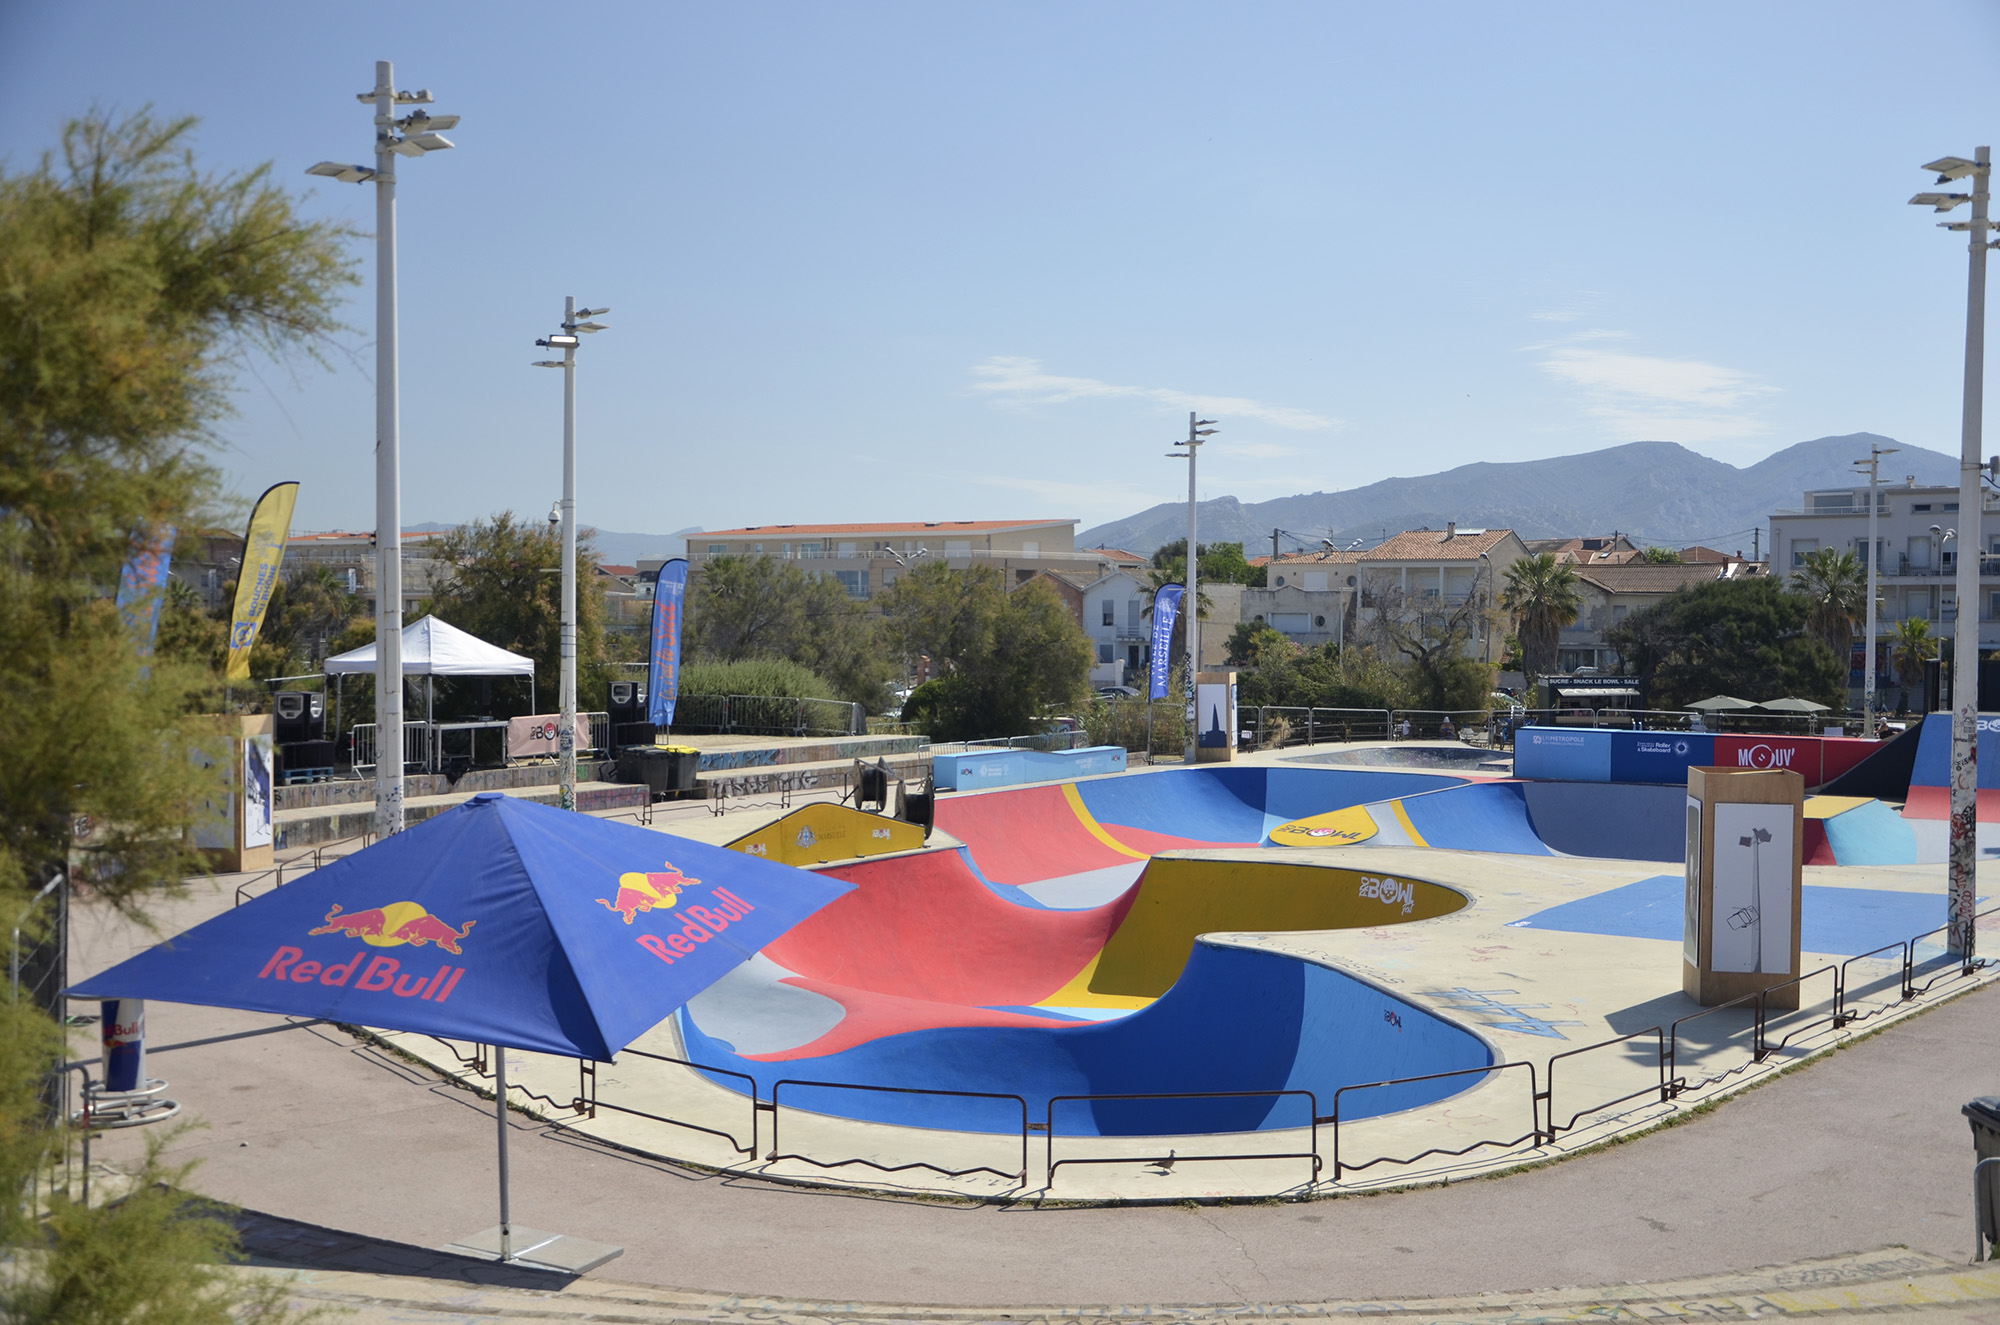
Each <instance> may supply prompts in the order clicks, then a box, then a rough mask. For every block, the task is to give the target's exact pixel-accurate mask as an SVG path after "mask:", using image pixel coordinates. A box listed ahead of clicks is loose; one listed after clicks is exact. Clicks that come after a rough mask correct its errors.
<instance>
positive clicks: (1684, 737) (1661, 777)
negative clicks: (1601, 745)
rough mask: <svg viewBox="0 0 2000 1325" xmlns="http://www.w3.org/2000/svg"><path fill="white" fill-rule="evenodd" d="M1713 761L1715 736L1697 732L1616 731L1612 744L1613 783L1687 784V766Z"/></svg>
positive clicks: (1702, 764)
mask: <svg viewBox="0 0 2000 1325" xmlns="http://www.w3.org/2000/svg"><path fill="white" fill-rule="evenodd" d="M1714 762H1715V738H1714V737H1713V736H1704V735H1702V734H1701V733H1699V732H1619V733H1618V737H1617V739H1616V740H1615V741H1614V742H1613V743H1612V746H1611V780H1612V781H1613V782H1662V783H1672V784H1674V785H1676V786H1686V785H1687V780H1688V769H1689V768H1690V767H1691V766H1694V765H1700V766H1701V767H1703V768H1706V767H1708V766H1709V765H1711V764H1713V763H1714Z"/></svg>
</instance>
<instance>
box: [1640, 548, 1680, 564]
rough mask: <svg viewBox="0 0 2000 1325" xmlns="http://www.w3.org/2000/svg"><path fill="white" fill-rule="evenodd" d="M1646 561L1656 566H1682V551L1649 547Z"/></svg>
mask: <svg viewBox="0 0 2000 1325" xmlns="http://www.w3.org/2000/svg"><path fill="white" fill-rule="evenodd" d="M1646 560H1647V561H1648V562H1649V563H1650V564H1652V565H1655V566H1678V565H1680V564H1681V553H1680V549H1679V548H1671V547H1649V548H1647V549H1646Z"/></svg>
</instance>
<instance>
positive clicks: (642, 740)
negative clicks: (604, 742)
mask: <svg viewBox="0 0 2000 1325" xmlns="http://www.w3.org/2000/svg"><path fill="white" fill-rule="evenodd" d="M654 734H655V728H654V727H653V724H652V723H650V722H620V721H618V719H617V718H616V717H615V716H614V717H613V718H612V720H611V748H612V749H614V750H623V749H624V748H625V747H626V746H628V745H651V744H652V743H653V736H654Z"/></svg>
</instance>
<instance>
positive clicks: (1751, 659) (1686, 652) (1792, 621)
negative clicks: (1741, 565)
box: [1606, 575, 1847, 709]
mask: <svg viewBox="0 0 2000 1325" xmlns="http://www.w3.org/2000/svg"><path fill="white" fill-rule="evenodd" d="M1812 614H1813V603H1812V601H1811V600H1810V599H1808V598H1806V597H1804V596H1803V595H1801V594H1795V593H1788V592H1787V591H1786V590H1785V587H1784V585H1782V584H1780V583H1779V582H1778V581H1777V580H1776V579H1774V578H1772V577H1769V576H1761V575H1760V576H1753V577H1750V578H1747V579H1730V580H1710V581H1707V582H1705V583H1702V584H1694V585H1688V586H1686V587H1684V588H1681V589H1676V590H1675V591H1674V592H1673V593H1670V594H1668V595H1667V596H1666V597H1665V598H1663V599H1661V600H1660V601H1659V602H1657V603H1653V604H1651V605H1650V606H1647V607H1645V608H1642V609H1640V610H1639V611H1637V612H1634V613H1632V614H1631V615H1630V616H1628V617H1626V618H1625V619H1624V620H1623V621H1621V622H1619V623H1618V624H1617V625H1615V626H1613V627H1612V628H1611V629H1610V631H1609V632H1607V634H1606V640H1607V641H1608V642H1609V643H1610V645H1611V646H1612V647H1613V648H1614V649H1616V650H1618V653H1619V656H1620V657H1622V658H1624V659H1625V661H1626V662H1627V663H1628V664H1629V665H1631V666H1632V667H1633V668H1634V669H1635V670H1636V671H1637V673H1638V675H1639V677H1640V678H1641V681H1642V688H1643V689H1644V690H1646V692H1647V694H1648V696H1649V698H1650V702H1651V703H1652V705H1653V707H1655V708H1663V709H1670V708H1680V707H1682V706H1684V705H1686V704H1689V703H1692V702H1693V701H1695V700H1698V699H1706V698H1707V697H1708V696H1710V695H1723V694H1726V695H1734V696H1736V697H1737V698H1739V699H1747V700H1752V701H1761V700H1766V699H1777V698H1779V697H1781V696H1786V695H1791V696H1796V697H1798V698H1801V699H1811V700H1816V701H1818V702H1819V703H1822V704H1825V705H1827V706H1829V707H1833V708H1845V707H1846V690H1847V687H1846V676H1847V667H1846V659H1845V658H1844V657H1836V656H1835V655H1834V653H1833V652H1832V650H1830V649H1828V648H1827V646H1826V644H1825V642H1824V641H1822V640H1820V639H1818V638H1816V637H1815V636H1814V633H1813V631H1812V629H1811V625H1810V622H1811V618H1812Z"/></svg>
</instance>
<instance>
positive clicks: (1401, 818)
mask: <svg viewBox="0 0 2000 1325" xmlns="http://www.w3.org/2000/svg"><path fill="white" fill-rule="evenodd" d="M1389 807H1390V808H1391V809H1393V810H1394V811H1395V812H1396V822H1397V823H1399V824H1401V825H1403V831H1404V832H1406V833H1408V834H1409V835H1410V841H1412V842H1414V843H1415V844H1416V845H1418V846H1420V847H1427V846H1429V845H1430V843H1428V842H1426V841H1424V835H1423V834H1422V833H1420V832H1418V831H1417V826H1416V825H1415V824H1413V823H1411V822H1410V812H1409V811H1408V810H1406V809H1404V808H1403V802H1401V801H1399V800H1394V801H1390V802H1389Z"/></svg>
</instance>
